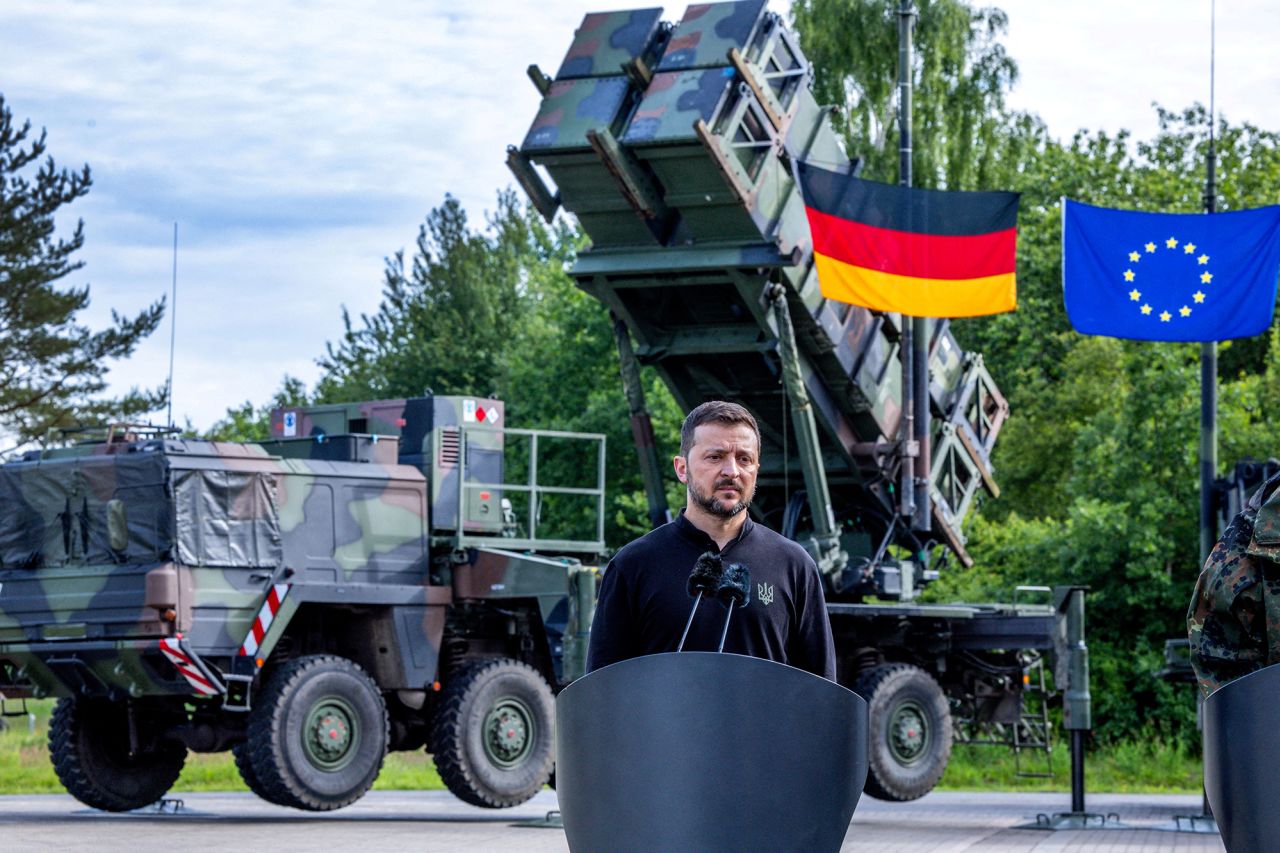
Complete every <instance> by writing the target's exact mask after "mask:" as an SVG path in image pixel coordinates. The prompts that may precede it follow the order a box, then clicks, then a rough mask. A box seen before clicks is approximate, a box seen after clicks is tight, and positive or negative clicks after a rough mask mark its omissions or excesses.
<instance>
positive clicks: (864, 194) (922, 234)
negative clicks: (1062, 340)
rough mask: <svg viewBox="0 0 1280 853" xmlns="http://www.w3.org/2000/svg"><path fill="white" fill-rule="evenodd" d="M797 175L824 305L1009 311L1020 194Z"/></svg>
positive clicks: (937, 313) (951, 312)
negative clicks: (830, 302) (829, 302)
mask: <svg viewBox="0 0 1280 853" xmlns="http://www.w3.org/2000/svg"><path fill="white" fill-rule="evenodd" d="M797 170H798V173H799V179H800V188H801V192H802V193H803V195H804V206H805V213H806V214H807V215H808V217H809V230H810V232H811V234H812V236H813V258H814V264H815V266H817V269H818V284H819V285H820V286H821V288H822V295H823V296H825V297H827V298H828V299H836V300H839V301H840V302H849V303H852V304H854V305H861V306H863V307H865V308H871V309H873V310H875V311H898V312H900V313H902V314H909V315H911V316H913V317H977V316H980V315H983V314H999V313H1000V312H1002V311H1012V310H1013V309H1014V307H1015V306H1016V305H1017V284H1016V282H1015V280H1014V258H1015V254H1016V249H1017V238H1018V234H1017V222H1018V193H1011V192H944V191H939V190H921V189H913V188H910V187H898V186H892V185H890V184H879V183H875V182H873V181H864V180H862V179H861V178H855V177H853V176H852V175H843V174H840V173H838V172H832V171H828V170H827V169H822V168H819V167H817V166H812V165H810V164H807V163H797Z"/></svg>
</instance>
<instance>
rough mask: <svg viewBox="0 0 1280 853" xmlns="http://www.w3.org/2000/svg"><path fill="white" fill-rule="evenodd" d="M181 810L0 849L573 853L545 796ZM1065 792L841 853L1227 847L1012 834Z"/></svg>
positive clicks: (84, 819)
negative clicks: (513, 802) (493, 801)
mask: <svg viewBox="0 0 1280 853" xmlns="http://www.w3.org/2000/svg"><path fill="white" fill-rule="evenodd" d="M182 799H183V805H182V807H181V808H180V809H178V810H177V811H176V812H173V813H163V814H157V813H154V812H152V813H139V812H133V813H130V814H125V815H112V814H105V813H103V812H96V811H93V810H91V809H86V808H84V807H83V806H81V805H80V803H78V802H76V801H75V800H73V799H72V798H71V797H69V796H65V795H57V794H48V795H40V796H20V797H0V850H4V851H27V850H42V851H43V850H89V849H92V850H94V851H129V853H141V851H145V850H149V849H155V848H157V847H162V848H163V849H166V850H176V851H197V850H206V849H223V850H240V849H253V850H269V851H272V853H284V851H325V850H332V851H344V853H345V851H352V850H356V851H360V853H374V852H375V851H380V850H395V851H409V850H412V851H474V853H507V851H521V853H523V851H530V853H541V851H557V853H559V852H560V851H567V850H568V845H567V844H566V843H565V838H564V832H563V831H561V830H559V829H542V828H535V827H533V826H531V825H530V823H531V822H533V821H536V820H538V819H540V818H543V817H544V816H545V815H546V813H547V812H548V811H549V810H551V809H554V808H555V807H556V800H555V794H554V793H553V792H551V791H543V792H542V793H541V794H539V795H538V796H537V797H535V798H534V799H533V800H531V801H530V802H528V803H526V804H525V805H523V806H520V807H518V808H515V809H508V810H505V811H501V812H492V811H488V810H485V809H477V808H472V807H471V806H467V805H464V804H462V803H460V802H459V801H458V800H456V799H454V798H453V797H452V796H451V795H449V794H447V793H444V792H441V791H423V792H391V791H387V792H383V791H375V792H373V793H371V794H369V795H368V796H366V797H365V798H364V799H363V800H361V801H360V802H359V803H357V804H356V805H354V806H351V807H349V808H346V809H343V810H341V811H338V812H333V813H329V814H319V815H318V814H310V813H305V812H297V811H293V810H291V809H284V808H279V807H277V806H272V805H268V804H266V803H264V802H262V801H261V800H259V799H257V798H256V797H254V796H253V795H251V794H186V795H184V796H183V797H182ZM1069 802H1070V801H1069V798H1068V797H1067V796H1066V795H1065V794H959V793H949V792H938V793H933V794H930V795H929V796H927V797H924V798H923V799H921V800H918V801H916V802H914V803H900V804H889V803H881V802H878V801H876V800H872V799H869V798H865V797H864V798H863V800H862V802H861V803H859V805H858V811H857V813H856V814H855V815H854V818H853V823H852V824H851V825H850V827H849V834H848V836H847V837H846V838H845V843H844V847H843V848H842V853H850V851H866V853H872V851H874V853H944V851H945V853H959V851H968V850H978V851H984V850H994V851H1000V853H1015V851H1032V850H1034V851H1038V853H1049V851H1053V853H1058V851H1091V852H1092V853H1100V851H1124V853H1138V851H1155V850H1177V851H1222V850H1223V846H1222V842H1221V841H1220V840H1219V839H1218V836H1217V835H1195V834H1187V833H1172V832H1161V831H1157V830H1156V829H1155V827H1157V826H1160V825H1170V824H1171V823H1172V821H1173V818H1174V816H1175V815H1179V814H1189V813H1195V812H1198V811H1199V810H1200V800H1199V798H1198V797H1186V796H1151V795H1145V796H1143V795H1116V794H1097V795H1093V796H1091V797H1090V798H1089V799H1088V801H1087V805H1088V807H1089V809H1090V810H1091V811H1096V812H1103V813H1113V814H1115V815H1117V816H1118V817H1119V819H1120V821H1121V822H1122V823H1123V824H1124V825H1125V826H1126V827H1127V828H1124V829H1105V830H1087V831H1081V830H1068V831H1058V832H1045V831H1038V830H1029V829H1015V828H1013V827H1015V826H1017V825H1018V824H1022V823H1027V822H1035V820H1036V816H1037V814H1045V815H1048V814H1051V813H1053V812H1057V811H1063V810H1065V809H1066V808H1067V807H1068V805H1069Z"/></svg>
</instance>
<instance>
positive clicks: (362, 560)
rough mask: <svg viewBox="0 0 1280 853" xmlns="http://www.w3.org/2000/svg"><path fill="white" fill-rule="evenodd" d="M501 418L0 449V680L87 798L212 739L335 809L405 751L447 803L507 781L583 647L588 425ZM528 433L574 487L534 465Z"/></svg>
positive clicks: (340, 414) (587, 598)
mask: <svg viewBox="0 0 1280 853" xmlns="http://www.w3.org/2000/svg"><path fill="white" fill-rule="evenodd" d="M504 426H505V412H504V407H503V404H502V402H501V401H499V400H492V399H480V398H466V397H440V396H431V397H424V398H417V399H410V400H392V401H382V402H376V403H364V404H358V405H350V406H320V407H312V408H308V409H285V410H280V411H277V412H275V413H273V415H272V431H273V434H274V436H275V438H273V439H272V440H270V441H265V442H261V443H254V444H232V443H218V442H209V441H196V440H189V439H174V438H166V437H163V436H153V437H150V438H148V437H146V436H142V435H138V434H129V433H119V434H116V435H113V436H112V437H111V440H109V441H106V442H98V443H88V444H80V445H76V446H72V447H70V448H65V449H58V450H47V451H35V452H32V453H29V454H27V455H26V456H25V457H23V458H22V459H20V460H19V461H15V462H11V463H9V464H6V465H3V466H0V693H3V696H4V697H5V699H6V701H13V700H15V699H18V700H20V699H23V698H25V697H58V701H57V704H56V708H55V711H54V714H53V719H52V722H51V727H50V735H49V746H50V751H51V754H52V758H53V764H54V767H55V769H56V771H57V774H58V777H59V778H60V779H61V781H62V783H63V784H64V785H65V786H66V788H67V790H68V791H69V792H70V793H71V794H73V795H74V796H75V797H77V798H78V799H80V800H81V801H82V802H84V803H86V804H87V805H90V806H93V807H96V808H100V809H106V810H110V811H122V810H127V809H134V808H138V807H140V806H145V805H147V804H149V803H152V802H154V801H156V800H157V799H159V798H161V797H162V796H163V795H164V794H165V792H166V791H168V790H169V788H170V786H171V785H172V784H173V783H174V781H175V780H176V779H177V778H178V774H179V772H180V771H181V770H182V767H183V763H184V761H185V759H186V755H187V753H188V751H195V752H218V751H225V750H231V751H232V752H233V753H234V755H235V763H236V766H237V767H238V768H239V771H240V774H241V776H242V777H243V778H244V781H245V783H246V784H247V785H248V786H249V788H251V789H252V790H253V791H254V792H255V793H257V794H258V795H259V796H261V797H262V798H263V799H266V800H268V801H270V802H273V803H277V804H280V805H286V806H292V807H295V808H300V809H309V810H326V809H334V808H340V807H342V806H345V805H347V804H349V803H351V802H353V801H355V800H356V799H358V798H359V797H360V796H361V795H363V794H364V792H365V791H367V790H368V789H369V787H370V786H371V785H372V784H373V781H374V779H375V778H376V777H377V775H378V772H379V770H380V768H381V767H382V763H383V758H384V756H385V755H386V753H387V751H388V750H410V749H418V748H422V747H423V746H426V747H427V748H428V749H429V751H430V752H431V753H432V755H433V756H434V758H435V762H436V766H437V768H438V769H439V772H440V775H441V777H442V778H443V779H444V781H445V783H446V784H447V785H448V786H449V788H450V789H451V790H452V791H453V792H454V793H455V794H457V795H458V796H459V797H461V798H462V799H464V800H466V801H467V802H469V803H473V804H475V805H480V806H490V807H501V806H510V805H514V804H516V803H519V802H522V801H523V800H525V799H527V798H529V797H530V796H532V795H533V794H534V793H535V792H536V791H537V790H538V789H539V788H540V787H541V786H542V785H543V784H544V783H545V782H546V781H547V779H548V775H549V774H550V773H551V772H552V761H553V751H552V735H553V733H552V722H553V715H552V707H553V704H552V697H553V694H554V692H555V691H556V690H557V689H558V688H559V687H560V686H562V685H563V684H565V683H567V682H568V681H569V680H570V679H572V678H573V677H574V676H575V675H576V674H580V672H581V671H582V668H583V663H584V658H585V646H584V642H583V639H584V636H585V632H586V628H587V625H588V623H589V620H590V614H591V608H592V600H593V590H594V580H593V578H594V575H593V572H594V569H592V568H591V567H590V566H588V565H584V564H583V559H584V558H590V557H592V555H595V554H598V553H600V552H601V550H602V549H603V542H602V538H603V536H602V531H603V528H602V526H601V523H600V518H601V512H600V509H601V506H602V500H603V488H602V486H603V483H602V480H603V458H604V457H603V454H604V439H603V437H602V436H594V435H578V434H570V433H550V432H535V431H527V430H510V429H504ZM539 442H541V443H542V447H541V448H540V447H539ZM549 446H551V449H552V450H553V451H554V452H556V453H560V454H562V455H564V454H568V455H571V456H572V455H576V459H577V462H576V468H575V470H577V471H579V472H581V471H583V470H586V471H590V472H591V474H592V475H593V476H589V477H587V479H588V480H589V482H586V483H581V482H577V483H571V484H570V485H568V486H564V487H560V486H557V485H556V484H555V482H554V481H553V480H552V479H551V478H550V477H549V476H548V468H549V467H550V468H553V469H554V468H555V466H554V465H551V466H548V464H546V463H545V461H544V463H543V464H542V466H541V468H539V467H538V463H539V461H540V457H542V458H544V459H545V457H546V456H547V449H548V447H549ZM557 448H558V449H557ZM553 455H554V454H553ZM584 456H585V458H586V464H583V457H584ZM567 467H568V466H566V465H565V464H564V463H560V464H559V468H560V470H561V471H563V470H566V469H567ZM514 475H523V476H518V477H517V479H519V480H520V481H519V482H504V478H505V477H509V476H514ZM582 476H586V475H582ZM540 477H541V479H539V478H540ZM564 482H566V481H564V480H562V481H561V483H564ZM557 502H559V503H561V504H563V503H565V502H568V503H570V504H573V503H574V502H576V505H574V506H573V507H572V509H571V510H564V509H563V508H561V509H559V510H557ZM557 511H558V512H559V514H560V516H562V517H565V518H569V519H570V520H571V521H572V524H571V525H569V526H563V525H562V527H561V528H560V530H561V531H562V534H561V535H559V538H556V536H557V534H556V532H555V530H549V528H548V527H547V518H548V517H549V516H554V515H555V514H556V512H557ZM565 530H569V531H570V532H571V533H572V534H573V535H568V536H566V535H563V531H565ZM544 531H549V532H550V533H551V536H548V535H539V534H540V532H544ZM547 553H555V554H558V555H561V556H555V557H550V556H545V554H547Z"/></svg>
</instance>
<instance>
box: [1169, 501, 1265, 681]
mask: <svg viewBox="0 0 1280 853" xmlns="http://www.w3.org/2000/svg"><path fill="white" fill-rule="evenodd" d="M1187 631H1188V635H1189V638H1190V641H1191V665H1192V666H1193V667H1194V668H1195V672H1196V677H1197V679H1198V680H1199V682H1200V689H1201V691H1203V693H1204V695H1206V696H1207V695H1209V694H1210V693H1212V692H1213V691H1214V690H1217V689H1218V688H1219V687H1221V686H1222V685H1224V684H1226V683H1227V682H1229V681H1232V680H1234V679H1236V678H1239V677H1240V676H1242V675H1248V674H1249V673H1250V672H1253V671H1255V670H1258V669H1262V668H1263V667H1264V666H1268V665H1270V664H1273V663H1280V476H1277V477H1272V478H1271V479H1270V480H1268V481H1267V482H1266V483H1265V484H1264V485H1263V486H1262V488H1260V489H1258V491H1257V493H1256V494H1254V496H1253V497H1252V498H1251V499H1250V500H1249V503H1248V504H1247V505H1246V506H1245V508H1244V510H1243V511H1242V512H1241V513H1240V514H1239V515H1237V516H1236V517H1235V519H1234V520H1232V522H1231V524H1230V526H1228V527H1227V530H1226V532H1225V533H1223V534H1222V538H1221V539H1220V540H1218V544H1217V545H1215V546H1214V549H1213V552H1212V553H1211V554H1210V555H1209V559H1208V560H1207V561H1206V562H1205V564H1204V570H1203V571H1202V572H1201V573H1200V580H1199V581H1198V582H1197V583H1196V591H1195V596H1194V597H1193V598H1192V599H1191V607H1190V609H1189V610H1188V611H1187Z"/></svg>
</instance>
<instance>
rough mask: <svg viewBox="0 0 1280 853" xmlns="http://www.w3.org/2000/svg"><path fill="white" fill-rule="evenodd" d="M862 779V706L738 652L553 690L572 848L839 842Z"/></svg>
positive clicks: (736, 847)
mask: <svg viewBox="0 0 1280 853" xmlns="http://www.w3.org/2000/svg"><path fill="white" fill-rule="evenodd" d="M866 778H867V705H866V702H864V701H863V700H862V698H861V697H860V696H858V695H857V694H855V693H853V692H851V691H849V690H846V689H845V688H843V687H841V686H839V685H837V684H833V683H832V682H830V681H827V680H826V679H823V678H819V677H817V676H815V675H812V674H810V673H808V672H804V671H803V670H799V669H794V668H792V667H788V666H783V665H781V664H777V663H773V662H772V661H766V660H760V659H758V658H752V657H744V656H742V655H730V654H713V653H710V652H685V653H683V654H665V655H651V656H648V657H642V658H634V659H632V660H627V661H622V662H621V663H616V664H614V665H612V666H608V667H605V668H604V669H601V670H597V671H596V672H593V673H591V674H589V675H587V676H585V677H583V678H580V679H578V680H577V681H575V682H574V683H573V684H571V685H569V686H568V687H567V688H565V689H564V690H563V691H562V692H561V693H560V696H559V698H558V699H557V700H556V793H557V795H558V796H559V799H560V813H561V817H562V818H563V820H564V830H565V835H566V836H568V841H569V848H570V849H571V850H573V851H574V853H597V851H599V853H604V851H608V853H624V851H644V853H655V851H681V853H688V851H701V853H707V851H719V850H724V851H735V853H742V852H743V851H757V850H758V851H769V853H781V851H790V850H794V851H804V853H821V851H828V850H829V851H836V850H839V849H840V844H841V842H842V841H843V840H844V837H845V833H846V832H847V831H848V828H849V820H850V819H851V818H852V817H853V810H854V807H855V806H856V805H857V804H858V796H859V795H860V794H861V793H862V786H863V783H864V782H865V781H866Z"/></svg>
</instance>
